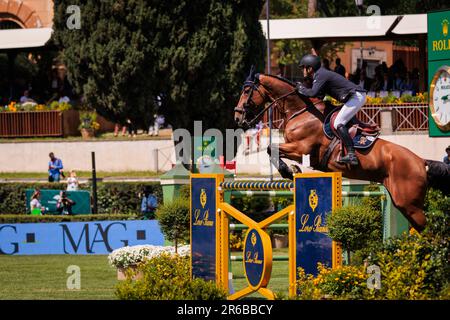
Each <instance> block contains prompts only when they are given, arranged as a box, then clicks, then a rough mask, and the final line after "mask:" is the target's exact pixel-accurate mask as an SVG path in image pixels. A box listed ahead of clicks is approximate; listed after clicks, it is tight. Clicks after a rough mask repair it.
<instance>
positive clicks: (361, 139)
mask: <svg viewBox="0 0 450 320" xmlns="http://www.w3.org/2000/svg"><path fill="white" fill-rule="evenodd" d="M340 110H341V108H340V107H337V108H336V109H334V110H333V111H331V112H330V113H329V114H328V116H327V117H326V118H325V121H324V123H323V132H324V133H325V135H326V136H327V138H328V139H330V140H333V139H334V138H335V137H336V138H337V139H339V140H340V138H339V135H338V133H337V132H336V129H334V121H335V120H336V116H337V114H338V112H339V111H340ZM347 128H348V133H349V134H350V137H351V138H352V139H353V144H354V145H355V149H367V148H370V147H371V146H372V144H373V143H374V142H375V141H376V140H377V138H378V136H379V135H380V128H379V127H378V126H377V125H376V124H370V123H364V122H362V121H361V120H359V119H358V118H357V117H356V116H355V117H353V118H352V119H351V120H350V121H349V122H348V123H347Z"/></svg>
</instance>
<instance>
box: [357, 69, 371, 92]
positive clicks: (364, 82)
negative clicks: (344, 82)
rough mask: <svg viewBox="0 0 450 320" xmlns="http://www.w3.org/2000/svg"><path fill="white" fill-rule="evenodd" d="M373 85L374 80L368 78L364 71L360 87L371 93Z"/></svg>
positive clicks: (361, 75)
mask: <svg viewBox="0 0 450 320" xmlns="http://www.w3.org/2000/svg"><path fill="white" fill-rule="evenodd" d="M371 84H372V79H370V78H367V76H366V71H364V70H362V71H361V72H360V74H359V83H358V85H359V87H360V88H361V89H364V90H367V91H369V90H370V86H371Z"/></svg>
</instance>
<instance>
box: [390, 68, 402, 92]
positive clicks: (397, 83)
mask: <svg viewBox="0 0 450 320" xmlns="http://www.w3.org/2000/svg"><path fill="white" fill-rule="evenodd" d="M403 86H404V81H403V79H402V77H401V76H400V73H399V72H396V73H394V81H393V82H392V90H396V91H400V90H402V88H403Z"/></svg>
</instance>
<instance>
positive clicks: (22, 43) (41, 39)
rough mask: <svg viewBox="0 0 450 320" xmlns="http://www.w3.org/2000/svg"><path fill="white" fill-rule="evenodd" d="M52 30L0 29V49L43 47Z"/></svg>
mask: <svg viewBox="0 0 450 320" xmlns="http://www.w3.org/2000/svg"><path fill="white" fill-rule="evenodd" d="M52 32H53V30H52V29H51V28H34V29H8V30H0V50H2V49H20V48H36V47H43V46H45V44H46V43H47V42H48V40H50V37H51V36H52Z"/></svg>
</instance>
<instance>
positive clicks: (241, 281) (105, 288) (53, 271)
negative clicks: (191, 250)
mask: <svg viewBox="0 0 450 320" xmlns="http://www.w3.org/2000/svg"><path fill="white" fill-rule="evenodd" d="M286 252H287V251H286V249H281V250H277V249H275V250H274V255H276V254H281V255H285V254H286ZM233 255H238V254H237V253H233ZM70 265H77V266H79V267H80V272H81V289H80V290H69V289H67V285H66V283H67V278H68V277H69V276H70V274H68V273H66V272H67V268H68V267H69V266H70ZM231 268H232V271H233V287H234V289H235V290H236V291H237V290H239V289H242V288H244V287H245V286H246V285H247V282H246V279H245V277H244V271H243V265H242V262H238V261H235V262H233V263H232V267H231ZM117 283H118V281H117V271H116V269H114V268H112V267H110V266H109V265H108V260H107V256H105V255H92V256H81V255H80V256H76V255H43V256H2V255H0V299H1V300H22V299H25V300H35V299H59V300H77V299H82V300H105V299H108V300H109V299H116V297H115V295H114V291H115V286H116V284H117ZM269 288H270V289H272V290H273V291H274V292H278V291H281V292H283V293H285V294H287V290H288V262H287V261H275V262H274V263H273V268H272V278H271V281H270V283H269ZM250 297H251V298H259V297H261V296H260V295H259V294H253V295H251V296H250Z"/></svg>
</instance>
